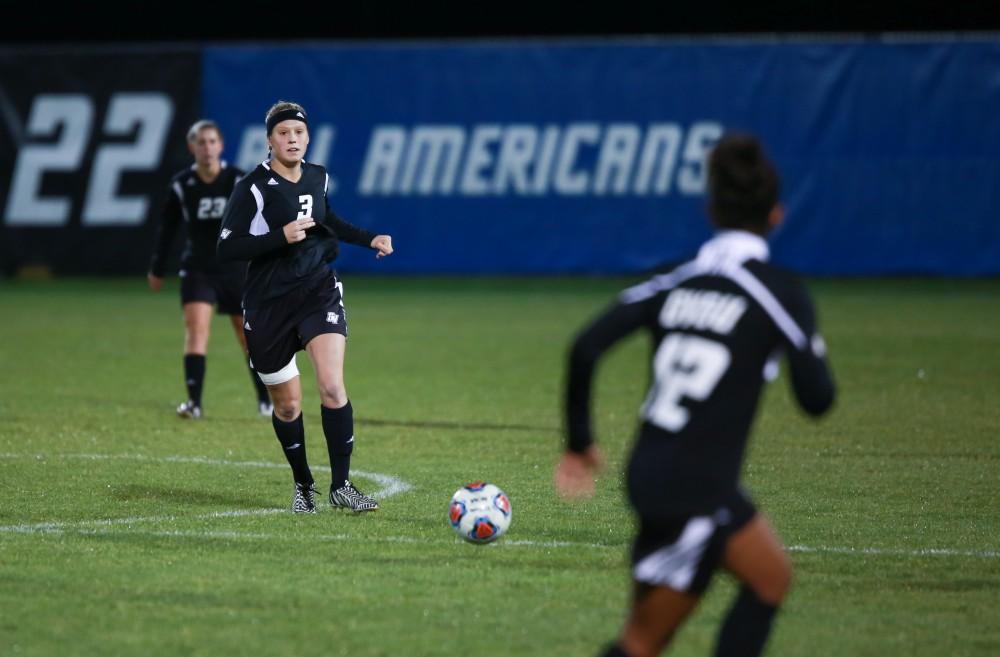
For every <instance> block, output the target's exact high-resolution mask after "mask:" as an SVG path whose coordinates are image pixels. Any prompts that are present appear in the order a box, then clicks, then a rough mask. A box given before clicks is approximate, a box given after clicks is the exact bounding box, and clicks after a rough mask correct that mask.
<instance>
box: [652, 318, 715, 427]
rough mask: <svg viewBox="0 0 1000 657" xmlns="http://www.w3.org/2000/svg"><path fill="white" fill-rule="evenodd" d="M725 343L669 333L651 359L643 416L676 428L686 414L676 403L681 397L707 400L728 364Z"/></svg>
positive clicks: (686, 418)
mask: <svg viewBox="0 0 1000 657" xmlns="http://www.w3.org/2000/svg"><path fill="white" fill-rule="evenodd" d="M729 361H730V357H729V349H727V348H726V346H725V345H723V344H720V343H718V342H715V341H713V340H706V339H705V338H701V337H698V336H696V335H686V334H684V333H671V334H670V335H668V336H667V337H666V339H664V340H663V342H662V343H661V344H660V348H659V349H657V350H656V357H655V358H654V360H653V368H654V370H655V372H654V376H655V383H654V384H653V389H652V390H650V392H649V396H648V397H647V398H646V403H645V404H644V405H643V409H642V410H643V415H644V416H645V418H646V419H647V420H649V421H650V422H652V423H653V424H655V425H656V426H658V427H661V428H663V429H666V430H667V431H674V432H676V431H680V430H681V429H683V428H684V426H685V425H686V424H687V423H688V420H689V419H690V417H689V416H690V413H689V411H688V409H686V408H684V407H683V406H681V405H680V401H681V399H682V398H684V397H687V398H689V399H694V400H695V401H703V400H705V399H708V397H709V395H711V394H712V391H713V390H715V386H716V385H717V384H718V383H719V379H721V378H722V375H723V374H725V372H726V369H727V368H728V367H729Z"/></svg>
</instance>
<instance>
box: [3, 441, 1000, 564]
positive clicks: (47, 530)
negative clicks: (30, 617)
mask: <svg viewBox="0 0 1000 657" xmlns="http://www.w3.org/2000/svg"><path fill="white" fill-rule="evenodd" d="M53 458H59V459H83V460H92V461H107V460H119V459H121V460H132V461H147V462H152V463H197V464H203V465H220V466H234V467H244V468H285V467H288V466H287V465H285V464H283V463H267V462H261V461H227V460H223V459H209V458H204V457H199V456H161V457H153V456H144V455H141V454H51V455H43V454H36V455H30V454H12V453H5V452H0V459H30V460H37V461H45V460H47V459H53ZM354 473H355V474H357V475H358V476H360V477H363V478H365V479H369V480H371V481H375V482H376V483H378V484H379V485H381V486H382V488H381V489H379V490H378V491H376V492H374V493H372V497H377V498H379V499H385V498H387V497H391V496H393V495H397V494H399V493H404V492H406V491H408V490H411V489H412V488H413V486H412V485H411V484H409V483H407V482H405V481H403V480H402V479H399V478H398V477H393V476H391V475H385V474H379V473H375V472H364V471H361V470H355V471H354ZM317 508H321V507H317ZM286 511H287V509H283V508H282V509H238V510H233V511H216V512H213V513H204V514H199V515H194V516H144V517H132V518H108V519H101V520H83V521H77V522H43V523H34V524H21V525H0V533H6V534H64V533H72V534H83V535H114V534H139V535H143V536H154V537H162V538H199V539H224V540H254V541H271V540H276V541H283V540H289V539H293V540H297V541H298V540H301V539H302V536H300V535H296V536H291V535H289V534H287V533H266V532H239V531H200V530H151V529H140V528H136V527H134V526H133V525H138V524H142V523H161V522H173V521H177V520H203V519H211V518H238V517H245V516H263V515H273V514H277V513H285V512H286ZM308 538H309V539H314V540H320V541H357V542H381V543H412V544H422V545H432V544H443V543H445V542H446V541H428V540H423V539H419V538H414V537H408V536H382V537H363V536H355V535H351V534H311V535H309V537H308ZM456 541H458V542H460V539H457V538H456V539H454V540H453V541H450V542H456ZM490 545H511V546H518V547H520V546H524V547H541V548H592V549H621V548H622V547H624V546H623V545H609V544H603V543H580V542H574V541H532V540H525V539H516V540H508V539H503V540H502V541H500V542H499V543H492V544H490ZM786 549H787V550H788V551H789V552H800V553H806V554H810V553H815V554H845V555H862V556H863V555H873V556H898V557H973V558H978V559H998V558H1000V551H996V550H955V549H949V548H922V549H911V550H902V549H889V548H852V547H834V546H809V545H790V546H788V547H787V548H786Z"/></svg>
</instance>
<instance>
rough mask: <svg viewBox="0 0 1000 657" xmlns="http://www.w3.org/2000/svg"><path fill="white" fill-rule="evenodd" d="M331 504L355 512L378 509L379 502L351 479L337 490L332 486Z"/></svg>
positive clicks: (336, 507)
mask: <svg viewBox="0 0 1000 657" xmlns="http://www.w3.org/2000/svg"><path fill="white" fill-rule="evenodd" d="M330 506H332V507H333V508H335V509H349V510H351V511H353V512H354V513H364V512H365V511H378V502H376V501H375V500H373V499H372V498H370V497H368V496H367V495H365V494H364V493H362V492H361V491H359V490H358V489H357V488H355V487H354V484H352V483H351V482H349V481H345V482H344V485H343V486H341V487H340V488H338V489H337V490H334V489H333V486H330Z"/></svg>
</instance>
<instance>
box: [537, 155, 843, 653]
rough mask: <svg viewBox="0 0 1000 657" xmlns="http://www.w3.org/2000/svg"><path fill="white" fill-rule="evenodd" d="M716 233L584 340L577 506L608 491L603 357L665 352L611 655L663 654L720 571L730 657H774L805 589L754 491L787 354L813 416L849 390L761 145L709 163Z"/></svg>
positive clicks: (645, 420) (575, 439)
mask: <svg viewBox="0 0 1000 657" xmlns="http://www.w3.org/2000/svg"><path fill="white" fill-rule="evenodd" d="M708 175H709V205H708V211H709V214H710V216H711V219H712V221H713V223H714V225H715V227H716V228H717V229H718V232H717V234H716V235H715V237H713V238H712V239H711V240H709V241H708V242H706V243H705V244H704V245H703V246H702V247H701V249H700V250H699V252H698V254H697V257H695V258H694V259H693V260H691V261H689V262H686V263H684V264H682V265H680V266H679V267H677V268H676V269H674V270H672V271H671V272H669V273H667V274H664V275H661V276H656V277H654V278H652V279H651V280H649V281H647V282H645V283H642V284H640V285H637V286H635V287H632V288H629V289H627V290H625V291H624V292H622V294H621V295H620V297H619V298H618V300H617V301H616V302H615V303H613V304H612V305H611V307H610V308H608V309H607V310H606V311H605V312H604V313H603V314H602V315H600V316H599V317H598V318H597V319H596V320H595V321H594V322H593V323H591V324H590V325H589V326H587V327H586V328H585V329H584V330H583V331H582V332H581V333H580V334H579V335H578V336H577V338H576V339H575V341H574V343H573V346H572V349H571V352H570V358H569V371H568V376H567V389H566V413H567V429H568V439H567V447H566V451H565V452H564V454H563V456H562V458H561V460H560V462H559V464H558V465H557V466H556V471H555V483H556V487H557V490H558V491H559V492H560V493H561V494H562V495H563V496H564V497H570V498H572V497H577V496H587V495H591V494H593V490H594V482H593V472H594V471H595V470H596V469H597V468H598V467H599V465H600V463H601V460H602V458H601V455H600V453H599V451H598V449H597V448H596V447H595V445H594V442H593V437H592V434H591V422H590V406H591V399H590V396H591V382H592V379H593V376H594V369H595V366H596V364H597V361H598V360H599V359H600V357H601V355H602V354H604V353H605V352H606V351H607V350H608V349H609V348H610V347H611V346H612V345H613V344H614V343H615V342H617V341H618V340H619V339H621V338H622V337H624V336H626V335H628V334H630V333H632V332H633V331H636V330H638V329H646V330H648V331H649V332H650V334H651V337H652V343H653V350H654V351H653V354H652V372H651V375H652V376H651V387H650V390H649V393H648V395H647V397H646V400H645V402H644V404H643V405H642V408H641V420H642V421H641V426H640V429H639V434H638V438H637V440H636V444H635V445H634V447H633V449H632V454H631V458H630V461H629V464H628V471H627V488H628V496H629V501H630V503H631V505H632V507H633V508H634V510H635V511H636V513H637V514H638V519H639V531H638V536H637V537H636V539H635V543H634V545H633V551H632V579H633V580H634V594H633V599H632V608H631V612H630V615H629V617H628V620H627V621H626V623H625V627H624V629H623V631H622V633H621V635H620V636H619V639H618V641H617V642H615V643H614V644H612V645H611V646H610V647H609V648H608V649H607V651H606V652H604V653H603V655H604V656H605V657H623V656H628V657H652V656H653V655H658V654H660V652H661V651H662V650H663V649H664V648H665V647H666V646H667V644H668V643H669V642H670V639H671V637H672V636H673V634H674V632H675V631H676V630H677V628H678V627H679V626H680V625H681V623H683V622H684V620H685V618H686V617H687V616H688V614H690V613H691V611H692V610H693V609H694V608H695V606H696V605H697V604H698V601H699V599H700V597H701V595H702V594H703V593H704V591H705V589H706V587H707V586H708V583H709V580H710V579H711V577H712V575H713V573H714V571H716V570H717V569H718V568H722V569H725V570H727V571H729V572H730V573H731V574H732V575H733V576H734V577H735V578H736V579H737V580H738V581H739V582H740V584H741V590H740V592H739V595H738V596H737V598H736V601H735V603H734V604H733V606H732V608H731V609H730V610H729V612H728V615H727V616H726V619H725V621H724V622H723V624H722V627H721V630H720V632H719V635H718V642H717V645H716V649H715V655H716V656H717V657H724V656H726V657H728V656H731V655H740V656H741V657H752V656H755V655H759V654H760V653H761V652H762V650H763V648H764V644H765V642H766V640H767V637H768V633H769V632H770V630H771V623H772V619H773V618H774V615H775V612H776V611H777V610H778V607H779V606H780V605H781V602H782V600H783V598H784V597H785V593H786V591H787V590H788V587H789V583H790V581H791V565H790V563H789V559H788V557H787V556H786V555H785V551H784V548H783V547H782V544H781V542H780V541H779V539H778V538H777V536H776V535H775V533H774V531H773V530H772V528H771V525H770V523H769V522H768V521H767V520H766V519H765V518H764V516H763V515H761V514H760V513H759V512H757V510H756V509H755V508H754V505H753V502H752V501H751V500H750V498H749V496H748V495H747V493H746V491H744V490H743V489H742V488H741V486H740V484H739V478H740V469H741V465H742V462H743V456H744V449H745V447H746V443H747V438H748V433H749V430H750V426H751V423H752V421H753V417H754V415H755V413H756V410H757V404H758V400H759V397H760V393H761V389H762V387H763V384H764V380H765V379H770V378H773V376H774V375H775V374H776V372H777V367H778V358H779V356H780V355H781V354H784V355H785V356H787V359H788V367H789V371H790V374H791V387H792V390H793V392H794V394H795V397H796V399H797V400H798V402H799V404H800V405H801V406H802V408H803V409H804V410H805V411H806V412H808V413H809V414H811V415H814V416H819V415H821V414H823V413H824V412H825V411H826V410H827V409H829V408H830V406H831V405H832V403H833V399H834V383H833V379H832V377H831V374H830V371H829V369H828V366H827V363H826V360H825V347H824V343H823V340H822V338H821V337H820V335H819V333H818V332H817V327H816V319H815V315H814V311H813V304H812V302H811V301H810V298H809V295H808V293H807V292H806V289H805V288H804V287H803V285H802V284H801V283H800V282H799V281H798V280H797V279H796V278H794V277H793V276H792V275H790V274H789V273H786V272H784V271H782V270H780V269H778V268H777V267H774V266H772V265H770V264H768V245H767V242H766V241H765V239H764V238H765V236H766V235H767V234H768V232H769V231H770V230H771V229H772V228H774V227H775V226H776V225H777V224H778V223H779V222H780V221H781V219H782V209H781V206H780V205H779V204H778V191H779V189H778V188H779V180H778V175H777V173H776V171H775V168H774V167H773V165H772V164H771V162H770V161H769V160H768V158H767V157H766V155H765V153H764V152H763V149H762V148H761V145H760V144H759V143H758V141H757V140H756V139H754V138H753V137H751V136H747V135H727V136H726V137H724V138H723V139H722V140H720V142H719V143H718V144H717V145H716V147H715V148H714V149H713V151H712V153H711V155H710V159H709V172H708Z"/></svg>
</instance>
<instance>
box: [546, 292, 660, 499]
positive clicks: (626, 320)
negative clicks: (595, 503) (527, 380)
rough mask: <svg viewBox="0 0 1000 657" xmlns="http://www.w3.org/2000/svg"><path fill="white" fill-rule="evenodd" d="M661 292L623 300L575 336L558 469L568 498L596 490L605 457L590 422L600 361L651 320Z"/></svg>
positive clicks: (558, 486)
mask: <svg viewBox="0 0 1000 657" xmlns="http://www.w3.org/2000/svg"><path fill="white" fill-rule="evenodd" d="M659 298H660V297H659V295H656V296H653V297H651V298H648V299H645V300H642V301H631V302H630V301H626V300H624V299H622V300H620V301H619V302H618V303H616V304H614V305H613V306H611V307H610V308H608V309H607V310H606V311H605V312H604V313H602V314H601V315H600V316H599V317H598V318H597V319H596V320H594V321H593V322H592V323H591V324H590V325H588V326H587V327H586V328H585V329H584V330H583V331H581V332H580V333H579V334H578V335H577V336H576V338H575V339H574V340H573V346H572V347H571V348H570V352H569V364H568V367H567V378H566V409H565V410H566V428H567V438H566V451H565V452H563V455H562V457H561V458H560V459H559V463H558V464H557V465H556V470H555V486H556V490H557V492H558V493H559V494H560V495H561V496H563V497H566V498H576V497H590V496H591V495H593V494H594V479H593V472H594V471H595V470H597V469H598V468H599V467H600V466H601V464H602V461H603V457H602V456H601V453H600V451H599V450H598V449H597V447H596V445H595V444H594V438H593V434H592V432H591V424H590V402H591V390H592V386H593V380H594V372H595V369H596V367H597V363H598V361H599V360H600V359H601V356H603V355H604V353H605V352H607V351H608V350H609V349H610V348H611V347H612V346H613V345H614V344H615V343H616V342H618V341H619V340H621V339H622V338H623V337H625V336H626V335H628V334H629V333H632V332H633V331H635V330H636V329H637V328H639V327H641V326H643V325H645V324H647V323H648V321H649V320H648V318H649V314H650V312H651V308H652V307H653V305H654V304H655V303H656V302H657V300H658V299H659ZM654 312H655V311H654Z"/></svg>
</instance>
